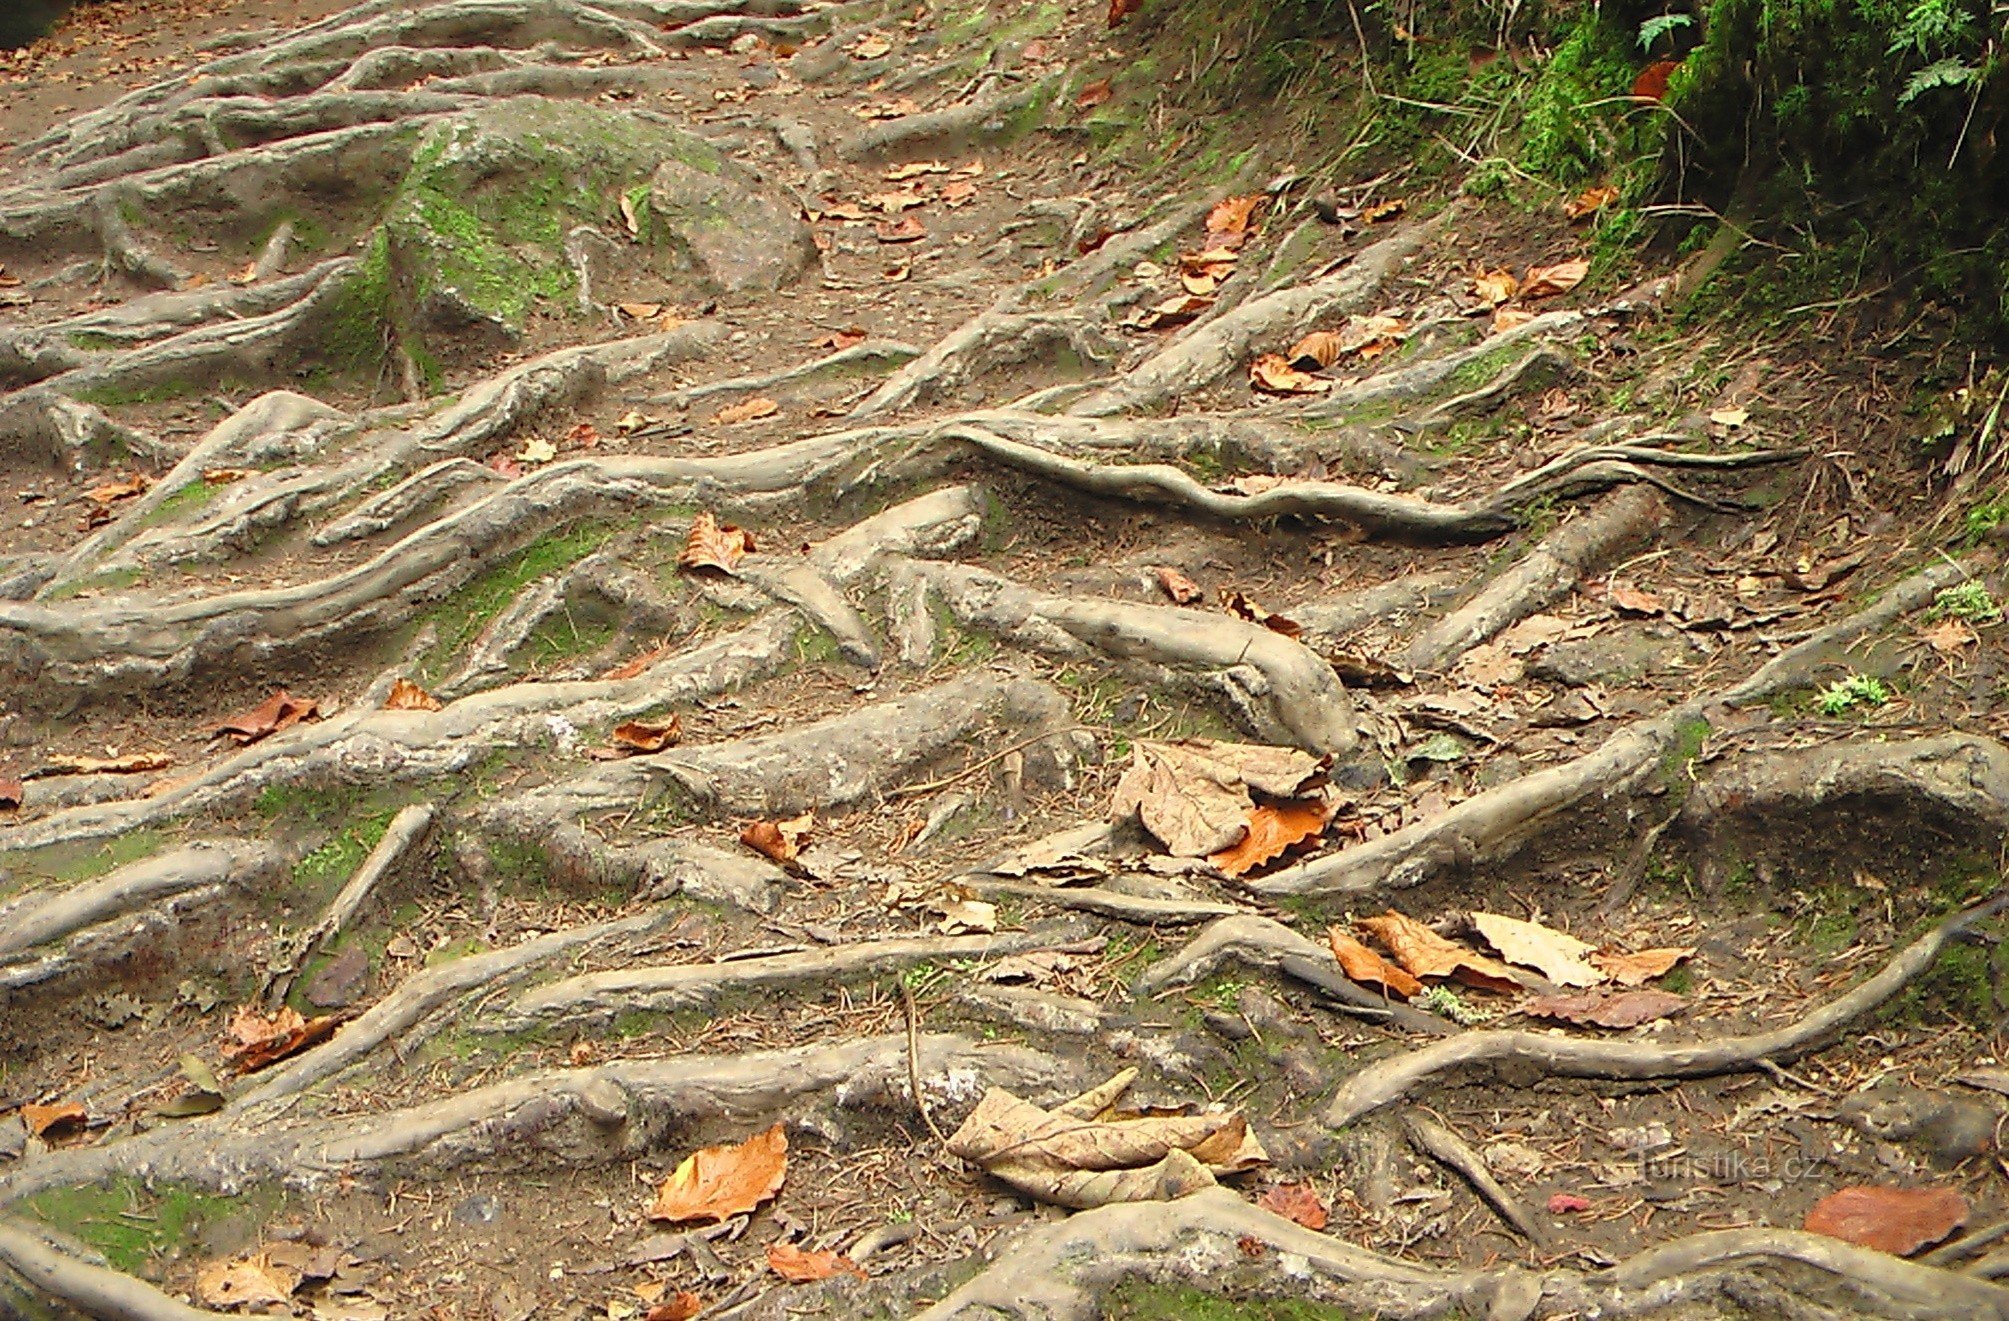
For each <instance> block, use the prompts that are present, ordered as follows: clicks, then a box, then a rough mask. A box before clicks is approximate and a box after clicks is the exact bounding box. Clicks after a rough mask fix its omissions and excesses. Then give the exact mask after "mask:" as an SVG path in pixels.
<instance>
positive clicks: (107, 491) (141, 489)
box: [84, 473, 153, 505]
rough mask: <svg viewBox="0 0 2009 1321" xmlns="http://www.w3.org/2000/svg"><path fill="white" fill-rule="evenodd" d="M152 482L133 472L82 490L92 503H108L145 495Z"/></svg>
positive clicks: (85, 497)
mask: <svg viewBox="0 0 2009 1321" xmlns="http://www.w3.org/2000/svg"><path fill="white" fill-rule="evenodd" d="M152 485H153V483H152V482H151V481H149V480H147V479H146V478H145V477H142V476H140V475H139V474H137V473H135V474H133V475H132V476H131V477H121V478H119V479H118V480H117V481H110V482H104V483H102V484H100V485H98V486H93V487H92V488H91V489H90V490H88V491H85V492H84V499H86V500H89V501H91V502H92V503H94V504H101V505H108V504H113V503H115V502H117V501H120V500H130V499H131V498H132V497H133V496H136V495H145V494H146V490H147V488H148V487H149V486H152Z"/></svg>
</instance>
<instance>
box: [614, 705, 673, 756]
mask: <svg viewBox="0 0 2009 1321" xmlns="http://www.w3.org/2000/svg"><path fill="white" fill-rule="evenodd" d="M683 736H684V718H683V716H682V715H679V714H672V715H671V716H670V718H669V719H668V720H623V721H622V722H621V723H620V724H618V725H616V726H614V728H613V729H611V730H609V731H608V734H607V737H608V739H609V741H611V742H612V743H613V745H614V746H615V747H617V748H619V749H621V750H622V751H624V752H661V751H662V750H663V749H664V748H667V747H672V746H674V745H675V744H676V743H678V742H679V741H680V740H682V738H683Z"/></svg>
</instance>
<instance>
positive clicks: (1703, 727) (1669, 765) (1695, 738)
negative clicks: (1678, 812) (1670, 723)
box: [1660, 716, 1712, 798]
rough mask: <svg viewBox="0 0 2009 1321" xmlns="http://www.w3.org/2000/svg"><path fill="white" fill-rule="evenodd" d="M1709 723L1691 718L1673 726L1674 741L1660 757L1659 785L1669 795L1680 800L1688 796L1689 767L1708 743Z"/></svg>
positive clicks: (1699, 718) (1699, 717)
mask: <svg viewBox="0 0 2009 1321" xmlns="http://www.w3.org/2000/svg"><path fill="white" fill-rule="evenodd" d="M1711 732H1712V731H1711V728H1710V725H1709V722H1708V721H1707V720H1705V719H1703V718H1702V717H1701V716H1692V717H1690V718H1689V719H1687V720H1684V721H1682V722H1681V723H1680V724H1679V725H1677V726H1675V730H1674V741H1673V742H1672V743H1670V744H1669V745H1668V747H1667V751H1666V752H1664V753H1662V754H1661V756H1660V785H1661V787H1662V788H1663V789H1666V790H1667V791H1668V792H1669V793H1672V794H1675V795H1677V796H1679V797H1680V798H1686V797H1687V794H1688V786H1689V784H1690V780H1689V770H1688V768H1689V766H1690V765H1691V764H1693V762H1694V761H1695V759H1696V758H1697V757H1699V756H1701V755H1702V747H1703V745H1704V744H1705V743H1707V742H1708V741H1709V735H1710V733H1711Z"/></svg>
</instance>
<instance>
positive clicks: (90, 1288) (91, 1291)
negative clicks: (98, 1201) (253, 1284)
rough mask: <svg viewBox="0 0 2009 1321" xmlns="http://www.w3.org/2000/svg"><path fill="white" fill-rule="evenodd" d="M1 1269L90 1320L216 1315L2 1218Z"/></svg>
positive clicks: (186, 1319)
mask: <svg viewBox="0 0 2009 1321" xmlns="http://www.w3.org/2000/svg"><path fill="white" fill-rule="evenodd" d="M0 1265H4V1266H6V1267H7V1268H8V1269H9V1270H12V1271H13V1272H15V1273H16V1274H18V1275H19V1276H21V1278H22V1279H24V1280H26V1281H27V1282H28V1284H29V1285H30V1286H31V1287H32V1288H35V1289H37V1290H40V1291H41V1293H42V1294H43V1295H44V1296H46V1297H49V1298H53V1299H55V1300H56V1301H58V1302H60V1303H62V1304H63V1305H64V1306H66V1307H73V1308H75V1309H76V1310H77V1311H78V1312H81V1313H82V1314H83V1315H85V1316H88V1317H92V1318H95V1321H213V1319H214V1318H215V1317H217V1316H219V1315H221V1314H220V1313H217V1312H205V1311H203V1310H202V1309H200V1308H196V1307H190V1306H189V1305H188V1304H186V1303H182V1302H177V1301H176V1300H174V1299H173V1298H170V1297H168V1296H167V1295H166V1294H164V1293H162V1292H161V1291H160V1290H158V1289H156V1288H154V1287H153V1286H152V1285H150V1284H147V1283H146V1282H145V1281H143V1280H136V1279H134V1278H133V1277H132V1276H130V1275H122V1274H120V1273H119V1272H118V1271H115V1270H111V1269H109V1268H107V1267H104V1266H96V1265H92V1264H91V1263H90V1262H87V1261H79V1260H78V1259H77V1258H75V1257H72V1256H70V1255H68V1254H67V1253H64V1252H60V1251H58V1250H57V1249H55V1248H53V1247H51V1246H49V1244H48V1243H47V1242H45V1241H44V1240H42V1239H41V1238H39V1237H37V1236H36V1235H35V1234H33V1233H31V1232H30V1231H28V1230H26V1229H23V1228H21V1227H19V1226H16V1225H11V1224H8V1223H7V1222H6V1221H4V1220H0ZM4 1296H5V1295H4V1294H0V1298H4Z"/></svg>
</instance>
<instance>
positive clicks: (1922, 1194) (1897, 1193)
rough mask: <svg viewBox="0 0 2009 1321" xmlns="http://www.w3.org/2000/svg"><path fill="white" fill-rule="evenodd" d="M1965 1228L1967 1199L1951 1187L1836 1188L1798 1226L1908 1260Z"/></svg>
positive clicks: (1860, 1186)
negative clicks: (1922, 1249) (1962, 1227)
mask: <svg viewBox="0 0 2009 1321" xmlns="http://www.w3.org/2000/svg"><path fill="white" fill-rule="evenodd" d="M1965 1223H1967V1199H1966V1198H1965V1197H1962V1196H1961V1195H1960V1194H1959V1193H1957V1192H1955V1191H1954V1190H1953V1189H1951V1188H1881V1187H1871V1186H1863V1185H1858V1186H1856V1187H1851V1188H1838V1189H1836V1190H1835V1191H1834V1192H1831V1193H1829V1194H1828V1195H1827V1196H1826V1197H1823V1198H1822V1199H1821V1200H1820V1201H1818V1202H1816V1203H1814V1209H1813V1210H1811V1211H1809V1212H1807V1218H1806V1220H1805V1222H1803V1223H1802V1225H1801V1226H1800V1227H1801V1228H1802V1229H1805V1230H1807V1231H1808V1232H1809V1233H1814V1234H1826V1235H1827V1236H1828V1237H1829V1238H1838V1239H1841V1240H1842V1241H1843V1242H1845V1243H1854V1244H1858V1245H1859V1246H1862V1247H1865V1248H1875V1249H1876V1250H1877V1251H1879V1252H1888V1253H1890V1254H1892V1255H1893V1256H1898V1257H1908V1256H1910V1255H1911V1254H1912V1253H1914V1252H1917V1251H1918V1250H1919V1249H1920V1248H1923V1247H1926V1246H1928V1245H1930V1244H1933V1243H1937V1242H1939V1240H1941V1239H1943V1238H1945V1237H1946V1236H1947V1235H1948V1234H1951V1233H1952V1232H1953V1231H1954V1230H1956V1229H1958V1228H1960V1226H1962V1225H1963V1224H1965Z"/></svg>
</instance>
